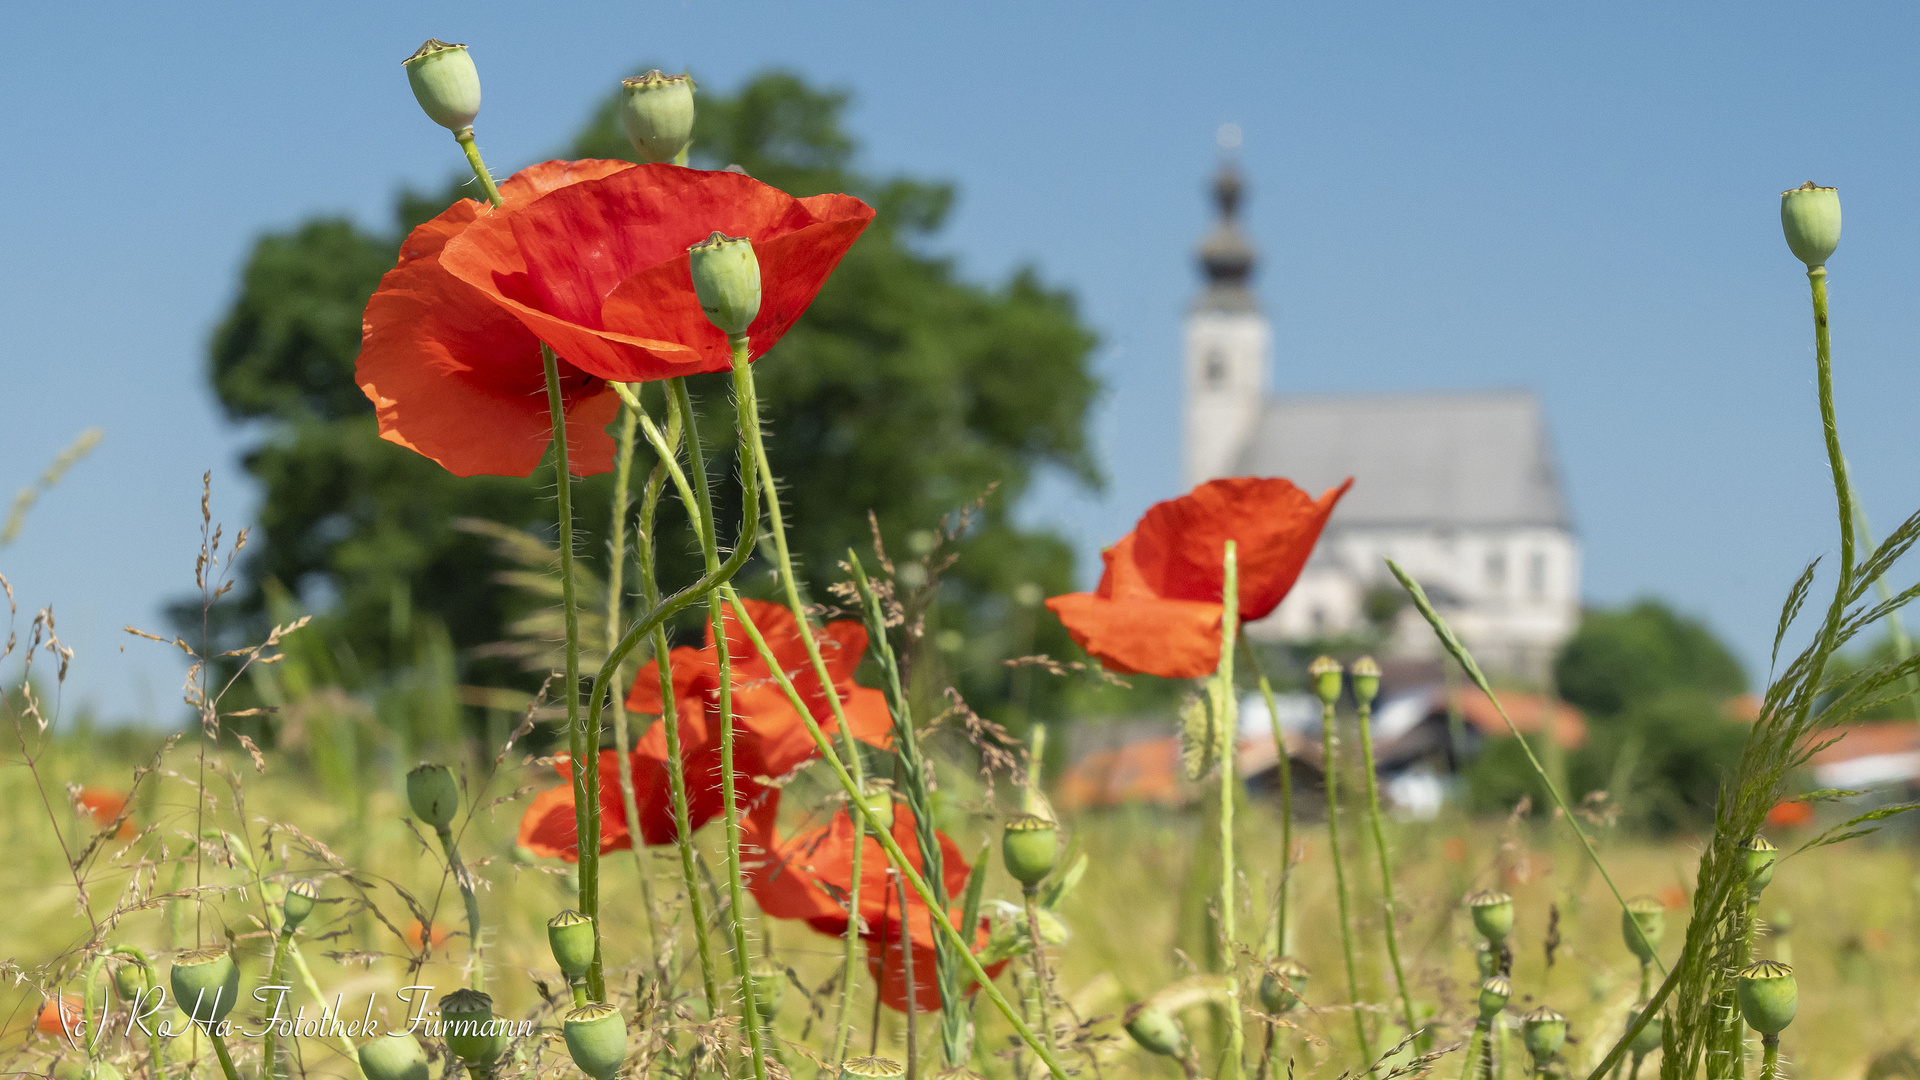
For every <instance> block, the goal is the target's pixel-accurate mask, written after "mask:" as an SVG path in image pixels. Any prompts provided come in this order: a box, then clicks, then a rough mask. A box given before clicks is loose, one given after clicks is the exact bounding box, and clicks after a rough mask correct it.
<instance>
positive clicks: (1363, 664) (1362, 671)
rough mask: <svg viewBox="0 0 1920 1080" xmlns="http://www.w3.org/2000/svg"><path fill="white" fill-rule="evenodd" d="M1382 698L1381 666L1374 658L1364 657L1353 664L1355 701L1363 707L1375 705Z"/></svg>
mask: <svg viewBox="0 0 1920 1080" xmlns="http://www.w3.org/2000/svg"><path fill="white" fill-rule="evenodd" d="M1379 696H1380V665H1379V664H1376V663H1374V662H1373V657H1371V656H1363V657H1361V658H1360V659H1358V660H1355V661H1354V662H1353V700H1355V701H1357V702H1359V703H1360V704H1361V705H1371V704H1373V699H1374V698H1376V697H1379Z"/></svg>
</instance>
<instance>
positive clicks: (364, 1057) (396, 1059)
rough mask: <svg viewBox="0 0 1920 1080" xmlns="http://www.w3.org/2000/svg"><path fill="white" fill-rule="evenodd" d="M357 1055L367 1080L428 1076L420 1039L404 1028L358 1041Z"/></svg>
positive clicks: (408, 1079) (418, 1079) (417, 1079)
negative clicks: (358, 1050) (358, 1049)
mask: <svg viewBox="0 0 1920 1080" xmlns="http://www.w3.org/2000/svg"><path fill="white" fill-rule="evenodd" d="M359 1057H360V1071H361V1072H363V1073H366V1074H367V1080H427V1073H428V1069H427V1052H426V1050H424V1049H422V1048H421V1046H420V1040H418V1039H416V1038H414V1037H413V1036H412V1035H410V1034H408V1033H406V1032H404V1031H392V1032H388V1033H387V1034H385V1035H381V1036H378V1037H377V1038H372V1039H368V1040H367V1041H366V1042H363V1043H361V1044H360V1054H359Z"/></svg>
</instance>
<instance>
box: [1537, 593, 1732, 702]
mask: <svg viewBox="0 0 1920 1080" xmlns="http://www.w3.org/2000/svg"><path fill="white" fill-rule="evenodd" d="M1553 677H1554V681H1555V684H1556V685H1557V686H1558V687H1559V691H1560V696H1561V697H1562V698H1565V699H1566V700H1567V701H1569V702H1572V703H1573V704H1574V705H1576V706H1578V707H1579V708H1581V709H1582V710H1584V711H1585V712H1586V713H1587V714H1588V715H1589V716H1593V717H1609V716H1614V715H1617V714H1619V713H1620V712H1622V711H1623V710H1625V709H1627V708H1630V707H1632V706H1634V705H1637V704H1641V703H1644V702H1648V701H1652V700H1653V699H1655V698H1657V697H1660V696H1661V695H1663V694H1665V693H1668V692H1670V691H1673V690H1680V689H1692V690H1698V691H1701V692H1702V693H1704V694H1707V695H1709V696H1713V697H1718V698H1725V697H1730V696H1732V695H1734V694H1738V693H1740V692H1742V691H1744V690H1745V689H1746V688H1747V677H1746V674H1745V673H1744V672H1743V671H1741V670H1740V662H1739V661H1738V660H1735V659H1734V657H1733V654H1732V653H1731V652H1729V651H1728V650H1727V647H1726V646H1725V645H1722V644H1721V643H1720V641H1719V639H1717V638H1715V637H1714V636H1713V631H1711V630H1709V629H1707V627H1706V624H1704V623H1702V622H1700V621H1699V620H1697V619H1690V618H1687V617H1686V616H1683V615H1679V614H1676V613H1675V612H1674V611H1673V609H1671V608H1669V607H1667V606H1666V605H1665V604H1663V603H1661V602H1660V601H1658V600H1641V601H1639V602H1637V603H1635V604H1633V605H1632V606H1631V607H1626V608H1614V609H1607V608H1599V609H1593V610H1589V611H1588V612H1586V614H1585V615H1584V616H1583V617H1582V618H1581V620H1580V629H1579V630H1577V631H1576V632H1575V633H1574V635H1573V637H1572V639H1571V640H1569V641H1568V642H1567V644H1566V645H1565V646H1564V647H1563V648H1562V649H1561V650H1560V655H1559V657H1558V658H1556V659H1555V661H1554V665H1553Z"/></svg>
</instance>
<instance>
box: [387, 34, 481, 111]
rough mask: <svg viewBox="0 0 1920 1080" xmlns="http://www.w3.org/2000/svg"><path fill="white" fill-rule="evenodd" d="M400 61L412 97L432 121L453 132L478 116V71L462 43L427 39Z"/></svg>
mask: <svg viewBox="0 0 1920 1080" xmlns="http://www.w3.org/2000/svg"><path fill="white" fill-rule="evenodd" d="M402 63H404V64H405V65H406V68H407V85H409V86H411V87H413V99H414V100H415V101H418V102H419V103H420V107H421V108H422V109H424V110H426V113H427V116H428V117H429V118H430V119H432V120H433V122H434V123H436V124H439V125H440V126H441V127H443V128H446V129H447V130H448V131H453V132H458V131H459V130H460V129H462V128H467V127H472V126H473V118H474V117H476V116H479V115H480V72H479V71H478V70H477V69H476V68H475V67H474V66H473V57H472V55H470V54H469V53H468V52H467V47H466V46H465V45H456V44H453V43H451V42H446V41H441V40H440V39H439V38H428V39H427V40H426V44H424V45H421V46H420V48H419V49H418V50H416V51H415V52H414V54H413V55H412V56H409V57H407V58H406V60H404V61H402Z"/></svg>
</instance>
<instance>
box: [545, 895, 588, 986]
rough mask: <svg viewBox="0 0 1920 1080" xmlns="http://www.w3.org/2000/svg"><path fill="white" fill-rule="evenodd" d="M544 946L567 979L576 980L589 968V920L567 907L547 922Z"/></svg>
mask: <svg viewBox="0 0 1920 1080" xmlns="http://www.w3.org/2000/svg"><path fill="white" fill-rule="evenodd" d="M547 945H548V947H549V948H551V949H552V950H553V962H554V963H556V964H559V965H560V970H561V971H564V972H566V975H567V978H569V979H577V978H579V977H580V976H582V975H585V974H586V973H587V969H588V968H590V967H592V966H593V920H592V919H590V918H588V917H587V916H585V915H582V914H580V913H579V912H577V911H575V910H573V909H572V908H568V909H567V910H565V911H562V912H561V913H560V914H558V915H555V916H554V917H553V918H551V919H548V920H547Z"/></svg>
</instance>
